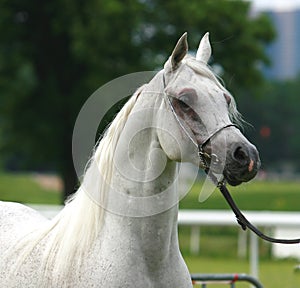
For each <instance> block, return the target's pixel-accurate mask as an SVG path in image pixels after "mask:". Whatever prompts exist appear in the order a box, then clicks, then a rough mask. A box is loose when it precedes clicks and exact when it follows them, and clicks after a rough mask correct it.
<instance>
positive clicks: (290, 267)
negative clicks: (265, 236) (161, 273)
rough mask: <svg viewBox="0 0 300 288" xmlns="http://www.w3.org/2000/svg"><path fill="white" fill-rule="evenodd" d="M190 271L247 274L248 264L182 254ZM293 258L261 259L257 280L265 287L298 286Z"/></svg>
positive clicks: (243, 261)
mask: <svg viewBox="0 0 300 288" xmlns="http://www.w3.org/2000/svg"><path fill="white" fill-rule="evenodd" d="M184 258H185V261H186V263H187V265H188V268H189V270H190V272H191V273H199V272H200V273H246V274H249V264H248V262H247V261H246V260H239V259H232V258H224V259H219V258H217V259H216V258H213V257H195V256H184ZM296 264H297V262H296V261H295V260H285V261H275V260H273V261H261V262H260V275H259V280H260V282H261V283H262V284H263V285H264V287H265V288H299V287H300V272H295V270H294V267H295V265H296ZM239 283H241V284H239V285H237V288H240V287H249V285H248V284H242V283H245V282H239ZM208 287H209V288H213V287H224V288H225V287H228V285H227V286H225V285H220V284H219V285H212V286H208Z"/></svg>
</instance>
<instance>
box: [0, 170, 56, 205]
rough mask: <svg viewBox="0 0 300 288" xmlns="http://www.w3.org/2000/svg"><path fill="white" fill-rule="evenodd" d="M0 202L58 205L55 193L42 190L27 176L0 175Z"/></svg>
mask: <svg viewBox="0 0 300 288" xmlns="http://www.w3.org/2000/svg"><path fill="white" fill-rule="evenodd" d="M0 200H2V201H16V202H20V203H38V204H60V203H61V195H60V193H59V192H57V191H52V190H48V189H45V188H42V187H41V186H40V185H39V184H38V183H36V182H35V181H34V180H33V179H32V177H31V176H30V175H28V174H8V173H1V174H0Z"/></svg>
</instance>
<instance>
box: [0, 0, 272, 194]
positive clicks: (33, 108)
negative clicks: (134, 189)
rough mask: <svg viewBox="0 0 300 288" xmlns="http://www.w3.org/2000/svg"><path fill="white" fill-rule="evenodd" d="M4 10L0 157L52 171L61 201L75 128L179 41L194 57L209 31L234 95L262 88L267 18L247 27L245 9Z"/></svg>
mask: <svg viewBox="0 0 300 288" xmlns="http://www.w3.org/2000/svg"><path fill="white" fill-rule="evenodd" d="M0 7H1V9H0V37H1V38H0V93H1V98H0V107H1V108H0V112H1V114H0V115H1V119H0V120H1V128H2V131H3V133H1V135H3V139H2V140H1V142H2V144H3V143H4V144H5V145H4V148H3V145H2V146H1V147H2V151H6V153H8V152H9V151H10V152H11V153H12V155H14V159H17V163H23V164H24V165H25V166H26V167H29V168H31V169H33V168H37V167H46V168H48V169H49V168H51V169H55V170H56V171H58V172H59V173H60V174H61V175H62V178H63V181H64V184H65V192H64V197H66V196H67V195H68V194H69V193H71V192H72V191H73V190H74V187H76V181H77V180H76V175H75V173H74V169H73V162H72V155H71V137H72V130H73V126H74V122H75V119H76V116H77V114H78V112H79V110H80V108H81V106H82V105H83V103H84V101H85V99H86V98H87V97H88V96H89V95H91V93H92V92H93V91H94V90H96V88H98V87H99V86H101V85H103V84H104V83H105V82H107V81H109V80H112V79H113V78H115V77H117V76H121V75H124V74H127V73H130V72H136V71H141V70H149V69H154V68H157V67H161V65H162V64H163V62H164V61H165V59H166V57H167V56H168V55H169V53H170V52H171V50H172V49H173V46H174V44H175V43H176V41H177V39H178V38H179V37H180V36H181V34H182V33H183V32H185V31H188V32H189V35H190V39H189V40H190V41H189V42H190V44H191V47H192V48H194V49H196V45H197V44H198V41H199V39H200V36H201V35H203V34H204V33H205V32H206V31H210V33H211V41H212V44H213V49H214V59H215V60H216V61H215V62H217V63H219V65H220V67H222V69H223V72H224V73H223V77H224V79H225V81H226V82H227V83H229V85H228V86H229V88H230V89H233V90H234V91H238V89H242V88H243V89H250V87H253V85H254V86H255V87H258V86H259V83H260V82H261V80H262V77H261V74H260V72H259V70H258V69H257V65H258V64H259V63H261V62H267V59H266V56H265V54H264V48H263V46H264V44H266V43H268V42H269V41H271V40H272V39H273V37H274V32H273V29H272V27H271V25H270V22H269V21H268V20H267V18H265V17H264V16H259V17H257V18H251V17H249V3H247V2H245V1H227V0H219V1H212V0H203V1H196V0H190V1H183V0H178V1H171V0H166V1H158V0H145V1H144V0H123V1H120V0H109V1H97V0H89V1H82V0H72V1H70V0H45V1H30V0H22V1H21V0H0ZM99 109H101V107H99ZM3 149H6V150H3ZM2 154H3V153H2ZM21 160H22V161H21ZM24 160H26V161H24Z"/></svg>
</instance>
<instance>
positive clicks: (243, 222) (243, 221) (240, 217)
mask: <svg viewBox="0 0 300 288" xmlns="http://www.w3.org/2000/svg"><path fill="white" fill-rule="evenodd" d="M163 85H164V88H165V87H166V83H165V76H164V74H163ZM164 95H165V96H166V100H167V102H168V105H169V106H170V108H171V111H172V113H173V115H174V117H175V119H176V121H177V122H178V124H179V126H180V127H181V128H182V130H183V131H184V133H185V134H186V136H187V137H188V138H189V139H190V140H191V141H192V143H193V144H194V145H195V146H197V149H198V155H199V158H200V164H201V166H202V167H203V169H204V171H205V173H206V174H207V176H208V177H209V178H210V179H211V181H212V182H213V183H214V184H215V185H216V187H218V189H219V190H220V192H221V193H222V195H223V196H224V198H225V200H226V201H227V203H228V205H229V206H230V208H231V210H232V211H233V213H234V214H235V217H236V219H237V222H238V224H239V225H240V226H241V227H242V229H243V230H246V229H247V228H248V229H249V230H251V231H252V232H254V233H255V234H256V235H257V236H259V237H260V238H262V239H264V240H266V241H269V242H272V243H280V244H298V243H300V238H299V239H278V238H273V237H270V236H267V235H265V234H264V233H262V232H261V231H260V230H259V229H258V228H256V227H255V226H254V225H253V224H251V222H249V220H248V219H247V218H246V217H245V216H244V214H243V213H242V212H241V211H240V209H239V208H238V207H237V205H236V204H235V202H234V200H233V199H232V197H231V195H230V192H229V191H228V189H227V187H226V181H225V179H224V176H223V178H222V179H221V181H218V179H217V177H216V176H215V175H214V174H213V173H212V171H210V166H209V163H208V162H207V160H206V159H210V162H211V163H218V162H219V159H218V157H217V155H215V154H208V153H206V152H205V151H204V147H205V145H206V144H207V143H208V142H209V141H210V140H211V139H212V138H213V137H214V136H216V135H217V134H218V133H219V132H221V131H222V130H223V129H226V128H229V127H232V126H234V127H236V128H238V127H237V126H236V125H235V124H233V123H229V124H227V125H224V126H222V127H220V128H218V129H217V130H216V131H214V132H212V133H211V134H210V135H209V136H208V137H207V138H206V139H205V140H204V141H203V142H202V143H200V144H198V143H197V142H196V141H195V139H194V138H193V137H192V136H191V135H190V134H189V132H188V131H187V129H186V128H185V127H184V125H183V124H182V123H181V121H180V119H179V117H178V115H177V114H176V111H175V109H174V106H173V104H172V102H171V100H170V97H169V96H168V95H167V94H166V93H165V92H164Z"/></svg>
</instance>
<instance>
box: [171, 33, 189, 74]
mask: <svg viewBox="0 0 300 288" xmlns="http://www.w3.org/2000/svg"><path fill="white" fill-rule="evenodd" d="M187 52H188V43H187V32H185V33H184V34H183V35H182V36H181V37H180V39H179V40H178V42H177V44H176V46H175V48H174V50H173V52H172V55H171V65H172V70H175V69H177V68H178V66H179V64H180V62H181V60H182V59H183V58H184V56H185V55H186V54H187Z"/></svg>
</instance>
